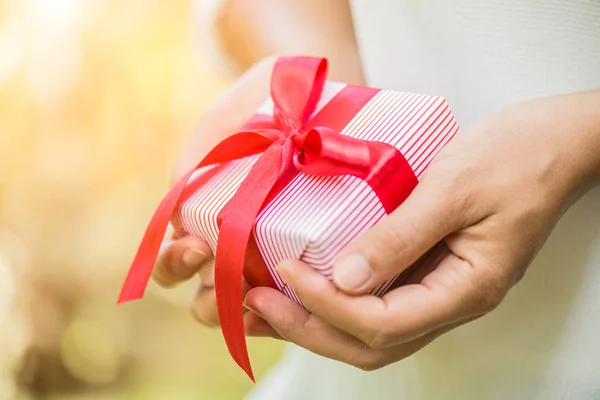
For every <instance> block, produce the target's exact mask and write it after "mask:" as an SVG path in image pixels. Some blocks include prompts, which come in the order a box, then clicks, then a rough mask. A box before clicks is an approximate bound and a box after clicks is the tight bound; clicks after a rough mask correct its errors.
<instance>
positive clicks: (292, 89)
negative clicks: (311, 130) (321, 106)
mask: <svg viewBox="0 0 600 400" xmlns="http://www.w3.org/2000/svg"><path fill="white" fill-rule="evenodd" d="M326 75H327V60H325V59H324V58H313V57H281V58H278V59H277V62H276V63H275V68H274V69H273V74H272V76H271V98H272V99H273V103H274V104H275V119H276V121H277V122H278V124H279V125H280V127H281V128H282V129H283V130H284V131H287V132H300V131H301V130H302V128H303V127H304V126H305V125H306V123H307V122H308V119H309V118H310V116H311V115H312V113H313V112H314V111H315V109H316V107H317V103H318V101H319V98H320V96H321V92H322V91H323V85H324V84H325V77H326Z"/></svg>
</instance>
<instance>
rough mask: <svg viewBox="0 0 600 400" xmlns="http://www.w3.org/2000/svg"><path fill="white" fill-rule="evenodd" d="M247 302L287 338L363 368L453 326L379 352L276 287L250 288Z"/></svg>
mask: <svg viewBox="0 0 600 400" xmlns="http://www.w3.org/2000/svg"><path fill="white" fill-rule="evenodd" d="M246 304H247V306H248V307H250V308H251V309H252V310H255V312H256V313H259V314H260V315H261V316H262V318H264V319H265V320H266V321H268V323H269V324H270V325H271V326H272V327H273V329H275V330H276V331H277V332H278V333H279V334H280V335H281V337H283V338H285V339H286V340H289V341H290V342H293V343H295V344H297V345H299V346H301V347H304V348H305V349H307V350H309V351H311V352H313V353H316V354H319V355H321V356H323V357H327V358H331V359H334V360H338V361H341V362H344V363H346V364H350V365H353V366H355V367H358V368H360V369H363V370H374V369H378V368H381V367H383V366H385V365H387V364H390V363H392V362H395V361H398V360H401V359H403V358H406V357H408V356H410V355H411V354H413V353H414V352H416V351H417V350H419V349H421V348H422V347H424V346H425V345H427V344H428V343H430V342H431V341H433V340H434V339H435V338H436V337H438V336H439V335H441V334H442V333H444V332H447V331H448V330H450V329H452V328H453V327H454V326H448V327H444V328H443V329H440V330H438V331H436V332H432V333H430V334H429V335H427V336H425V337H422V338H419V339H418V340H415V341H412V342H410V343H407V344H403V345H400V346H396V347H394V348H391V349H389V350H385V351H381V350H376V349H373V348H370V347H369V346H368V345H366V344H365V343H364V342H362V341H360V340H358V339H357V338H355V337H352V336H350V335H348V334H346V333H344V332H342V331H341V330H339V329H336V328H335V327H333V326H331V325H329V324H328V323H326V322H325V321H323V320H322V319H320V318H319V317H318V316H316V315H314V314H311V313H309V312H308V311H306V310H305V309H303V308H302V307H301V306H299V305H298V304H296V303H294V302H293V301H292V300H290V299H289V298H287V297H286V296H284V295H283V294H281V293H280V292H278V291H277V290H274V289H269V288H256V289H252V290H251V291H250V292H249V293H248V295H247V296H246Z"/></svg>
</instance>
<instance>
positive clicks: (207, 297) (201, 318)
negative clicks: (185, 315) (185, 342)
mask: <svg viewBox="0 0 600 400" xmlns="http://www.w3.org/2000/svg"><path fill="white" fill-rule="evenodd" d="M191 311H192V315H193V316H194V318H195V319H196V320H197V321H198V322H200V323H202V324H203V325H206V326H209V327H215V326H219V314H218V312H217V296H216V293H215V289H213V288H203V287H202V286H200V287H199V288H198V292H196V296H195V297H194V300H193V301H192V306H191Z"/></svg>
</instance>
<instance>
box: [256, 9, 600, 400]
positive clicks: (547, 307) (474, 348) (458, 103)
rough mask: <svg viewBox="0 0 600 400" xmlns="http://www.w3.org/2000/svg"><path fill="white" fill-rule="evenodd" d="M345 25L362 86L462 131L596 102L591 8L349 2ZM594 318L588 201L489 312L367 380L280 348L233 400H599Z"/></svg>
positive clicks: (599, 293) (599, 257)
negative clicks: (434, 105) (583, 97)
mask: <svg viewBox="0 0 600 400" xmlns="http://www.w3.org/2000/svg"><path fill="white" fill-rule="evenodd" d="M353 16H354V19H355V27H356V32H357V39H358V42H359V46H360V50H361V53H362V58H363V61H364V65H365V71H366V75H367V77H368V81H369V83H370V84H371V85H373V86H377V87H384V88H390V89H396V90H402V91H409V92H416V93H426V94H435V95H441V96H444V97H446V98H447V99H448V101H449V103H450V107H451V108H452V109H453V111H454V113H455V115H456V117H457V119H458V122H459V124H460V125H461V126H462V127H463V128H467V127H468V126H470V125H471V124H473V123H474V122H476V121H477V120H479V119H481V118H483V117H485V116H486V115H488V114H490V113H492V112H494V111H496V110H498V109H500V108H502V107H504V106H507V105H510V104H514V103H518V102H521V101H525V100H529V99H534V98H538V97H542V96H548V95H553V94H558V93H569V92H574V91H579V90H586V89H598V88H600V0H569V1H566V0H564V1H560V0H490V1H475V0H459V1H447V0H421V1H415V0H354V1H353ZM599 112H600V110H599ZM532 151H535V149H532ZM523 228H524V229H526V227H523ZM599 310H600V188H596V189H595V190H593V191H592V192H590V193H588V194H587V195H586V196H585V197H584V198H582V199H581V200H580V201H579V202H578V203H577V204H575V205H574V206H573V207H572V208H571V209H570V210H569V211H568V212H567V213H566V215H565V216H564V217H563V218H562V219H561V221H560V223H559V224H558V226H557V227H556V229H555V230H554V232H553V234H552V235H551V236H550V238H549V239H548V241H547V243H546V245H545V246H544V248H543V249H542V251H541V252H540V253H539V255H538V256H537V257H536V259H535V260H534V262H533V264H532V265H531V267H530V269H529V271H528V273H527V274H526V276H525V278H524V279H523V280H522V281H521V282H520V283H519V284H518V285H517V286H516V287H515V288H514V289H513V290H512V291H511V292H510V293H509V295H508V296H507V298H506V299H505V301H504V302H503V303H502V305H501V306H500V307H499V308H498V309H497V310H495V311H494V312H492V313H490V314H489V315H487V316H485V317H484V318H482V319H480V320H478V321H475V322H472V323H469V324H467V325H465V326H463V327H460V328H458V329H455V330H454V331H452V332H450V333H447V334H445V335H443V336H442V337H440V338H439V339H437V340H436V341H434V342H433V343H431V344H430V345H429V346H427V347H425V348H424V349H422V350H420V351H419V352H417V353H416V354H414V355H413V356H411V357H409V358H408V359H405V360H403V361H400V362H398V363H395V364H393V365H390V366H388V367H386V368H383V369H381V370H378V371H374V372H362V371H359V370H357V369H355V368H353V367H350V366H347V365H344V364H341V363H338V362H335V361H331V360H327V359H325V358H321V357H319V356H316V355H313V354H311V353H309V352H307V351H306V350H303V349H300V348H298V347H293V346H290V347H289V349H288V351H287V353H286V355H285V357H284V359H283V360H282V361H281V362H280V363H279V364H278V365H277V366H276V367H274V368H273V369H272V371H271V372H270V373H269V374H268V376H267V377H266V378H265V379H263V380H262V381H261V382H259V383H258V385H257V386H256V387H255V389H254V390H253V391H252V392H251V393H250V394H249V395H248V397H247V399H248V400H281V399H285V400H296V399H297V400H301V399H302V400H304V399H311V400H337V399H340V400H371V399H377V400H388V399H390V400H391V399H394V400H417V399H426V400H430V399H432V400H438V399H441V400H454V399H456V400H495V399H498V400H507V399H510V400H520V399H523V400H554V399H565V400H566V399H568V400H595V399H600V312H599Z"/></svg>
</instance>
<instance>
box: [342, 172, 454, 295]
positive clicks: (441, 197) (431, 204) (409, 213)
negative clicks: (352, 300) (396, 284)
mask: <svg viewBox="0 0 600 400" xmlns="http://www.w3.org/2000/svg"><path fill="white" fill-rule="evenodd" d="M426 181H427V180H426V179H424V180H423V181H422V182H421V183H420V184H419V185H417V187H416V188H415V190H414V191H413V192H412V193H411V195H410V196H409V197H408V198H407V199H406V201H405V202H404V203H403V204H402V205H401V206H400V207H398V208H397V209H396V210H395V211H394V212H393V213H391V214H389V215H387V216H386V217H384V218H383V219H382V220H381V221H379V222H378V223H377V224H375V225H374V226H373V227H372V228H370V229H369V230H368V231H367V232H365V233H364V234H363V235H361V236H359V237H358V238H357V239H355V240H354V241H353V242H351V243H350V244H349V245H348V246H347V247H346V248H345V249H344V250H343V251H342V252H341V253H340V255H339V256H338V257H337V259H336V262H335V263H334V265H333V281H334V283H335V285H336V286H337V287H338V288H340V289H341V290H343V291H345V292H347V293H350V294H364V293H368V292H369V291H371V290H372V289H374V288H376V287H377V286H379V285H380V284H382V283H383V282H385V281H386V280H388V279H391V278H393V277H394V276H395V275H397V274H399V273H400V272H402V271H404V270H405V269H407V268H408V267H410V266H411V265H412V264H413V263H415V262H416V261H417V260H418V259H419V258H420V257H421V256H422V255H423V254H425V253H426V252H427V251H428V250H429V249H431V248H432V247H434V246H435V245H436V244H437V243H439V242H440V241H441V240H442V239H444V237H446V236H447V235H449V234H450V233H452V232H454V231H456V230H458V229H460V228H462V227H463V226H461V219H462V217H461V214H463V213H464V212H463V211H461V210H457V208H464V207H457V206H456V204H457V202H456V201H452V200H450V199H449V197H450V196H447V195H445V194H444V193H443V192H444V191H445V190H444V189H443V185H438V183H439V182H426Z"/></svg>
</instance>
